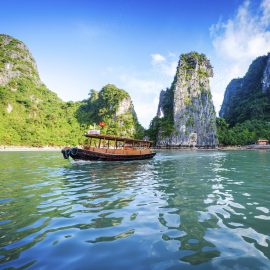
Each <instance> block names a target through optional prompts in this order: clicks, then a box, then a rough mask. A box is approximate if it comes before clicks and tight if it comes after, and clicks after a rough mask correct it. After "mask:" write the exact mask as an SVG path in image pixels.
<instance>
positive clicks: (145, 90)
mask: <svg viewBox="0 0 270 270" xmlns="http://www.w3.org/2000/svg"><path fill="white" fill-rule="evenodd" d="M120 80H121V87H123V88H124V89H126V90H128V92H129V93H130V95H131V98H132V101H133V104H134V107H135V111H136V113H137V116H138V119H139V121H140V123H141V124H142V125H143V126H144V127H145V128H148V127H149V123H150V121H151V120H152V119H153V117H154V116H155V115H156V113H157V107H158V101H159V93H160V91H161V89H162V88H164V87H165V86H164V84H163V83H162V82H161V81H159V80H149V79H142V78H138V77H136V76H134V75H132V74H130V75H127V74H123V75H121V76H120Z"/></svg>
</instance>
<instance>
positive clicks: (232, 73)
mask: <svg viewBox="0 0 270 270" xmlns="http://www.w3.org/2000/svg"><path fill="white" fill-rule="evenodd" d="M269 26H270V0H263V1H262V2H261V4H260V6H259V7H258V8H257V9H256V12H255V11H254V10H252V9H251V7H250V2H249V1H245V2H244V3H243V4H242V5H241V6H240V7H239V8H238V10H237V13H236V15H235V16H234V17H233V18H230V19H228V20H227V21H225V22H223V21H219V22H218V23H217V24H214V25H212V26H211V28H210V34H211V38H212V44H213V47H214V51H215V55H214V56H213V59H212V63H213V65H214V68H215V69H214V70H215V74H216V75H215V77H214V78H213V79H212V80H211V86H212V92H213V99H214V102H215V105H216V109H217V111H219V109H220V105H221V103H222V99H223V93H224V90H225V88H226V86H227V85H228V83H229V82H230V80H231V79H233V78H237V77H242V76H244V75H245V73H246V72H247V69H248V67H249V65H250V64H251V62H252V61H253V60H254V59H255V58H257V57H258V56H261V55H264V54H267V53H268V52H269V51H270V31H269V30H268V28H269Z"/></svg>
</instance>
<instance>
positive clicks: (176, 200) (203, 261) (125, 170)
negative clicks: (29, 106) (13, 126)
mask: <svg viewBox="0 0 270 270" xmlns="http://www.w3.org/2000/svg"><path fill="white" fill-rule="evenodd" d="M269 154H270V153H269V152H264V153H262V152H253V151H247V152H245V151H239V152H237V151H234V152H216V151H209V152H207V151H201V152H200V151H197V152H195V151H187V152H184V151H181V152H177V151H161V152H159V153H158V154H157V156H156V158H155V159H153V160H147V161H134V162H127V163H122V162H113V163H110V162H71V163H67V162H66V161H65V160H63V159H62V158H61V156H60V154H59V153H46V152H44V153H27V152H25V153H23V154H21V153H20V154H18V153H1V156H0V170H1V172H3V173H2V174H1V176H0V205H1V209H0V244H1V245H0V268H1V269H2V268H3V269H8V268H23V269H26V268H29V269H39V268H44V269H48V268H52V269H54V268H55V265H57V268H58V269H65V268H68V269H89V265H91V267H93V269H127V268H128V269H178V268H183V269H232V268H233V267H234V266H235V265H237V267H238V268H235V269H269V267H270V251H269V250H270V249H269V245H270V227H269V220H270V215H269V213H270V210H269V209H270V204H269V199H268V193H267V191H268V190H269V181H268V179H269V171H268V167H269V161H270V155H269ZM10 160H14V162H13V163H11V162H10ZM254 160H256V167H255V166H254ZM48 258H50V259H49V260H48Z"/></svg>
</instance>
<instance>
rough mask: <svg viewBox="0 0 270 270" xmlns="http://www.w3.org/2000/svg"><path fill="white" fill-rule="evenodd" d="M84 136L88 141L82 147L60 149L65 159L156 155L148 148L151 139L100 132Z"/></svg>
mask: <svg viewBox="0 0 270 270" xmlns="http://www.w3.org/2000/svg"><path fill="white" fill-rule="evenodd" d="M84 136H86V137H87V138H88V142H87V144H86V145H85V146H84V147H83V148H77V147H73V148H70V147H65V148H64V149H62V154H63V156H64V158H65V159H68V158H69V157H72V158H73V159H74V160H104V161H129V160H141V159H150V158H153V157H154V156H155V155H156V153H153V152H152V151H151V150H150V146H151V145H152V142H151V141H146V140H135V139H131V138H125V137H117V136H112V135H100V134H84Z"/></svg>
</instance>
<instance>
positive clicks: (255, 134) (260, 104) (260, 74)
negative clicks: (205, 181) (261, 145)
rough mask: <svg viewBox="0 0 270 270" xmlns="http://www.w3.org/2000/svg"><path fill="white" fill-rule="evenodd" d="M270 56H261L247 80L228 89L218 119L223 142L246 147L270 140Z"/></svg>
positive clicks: (232, 83) (252, 65) (240, 79)
mask: <svg viewBox="0 0 270 270" xmlns="http://www.w3.org/2000/svg"><path fill="white" fill-rule="evenodd" d="M269 76H270V69H269V55H268V56H261V57H258V58H257V59H256V60H254V61H253V63H252V64H251V65H250V67H249V69H248V72H247V73H246V75H245V76H244V77H243V78H239V79H234V80H232V81H231V82H230V84H229V85H228V87H227V88H226V92H225V95H224V100H223V104H222V107H221V110H220V116H221V117H222V118H223V119H222V118H220V119H217V128H218V136H219V142H220V144H223V145H246V144H252V143H255V142H256V141H257V140H258V139H260V138H265V139H270V91H269V90H270V89H269V86H268V85H269Z"/></svg>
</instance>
